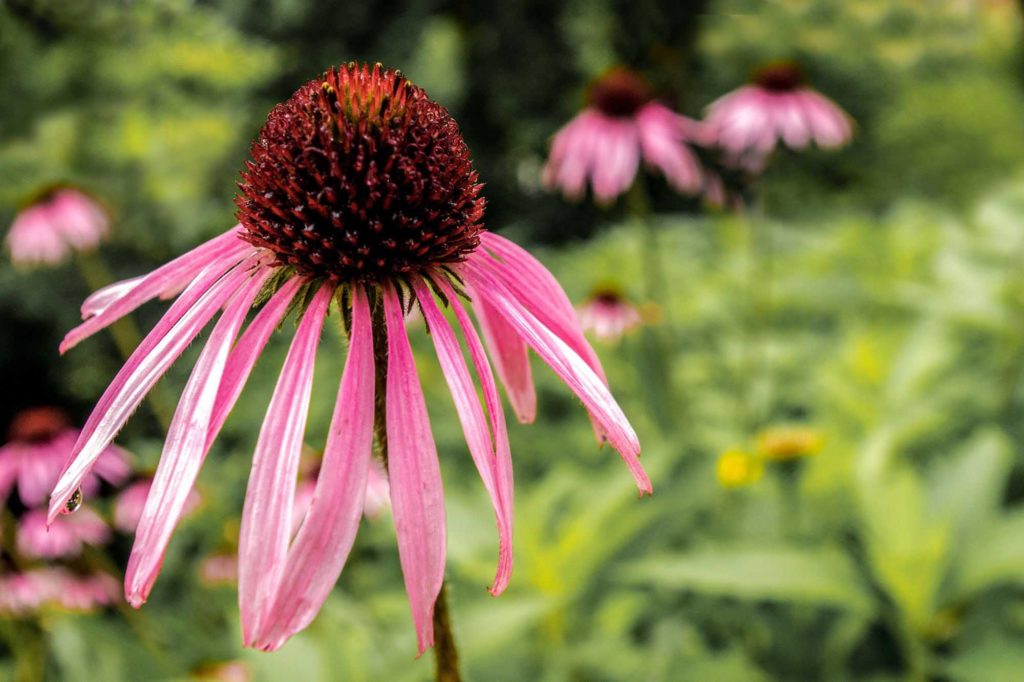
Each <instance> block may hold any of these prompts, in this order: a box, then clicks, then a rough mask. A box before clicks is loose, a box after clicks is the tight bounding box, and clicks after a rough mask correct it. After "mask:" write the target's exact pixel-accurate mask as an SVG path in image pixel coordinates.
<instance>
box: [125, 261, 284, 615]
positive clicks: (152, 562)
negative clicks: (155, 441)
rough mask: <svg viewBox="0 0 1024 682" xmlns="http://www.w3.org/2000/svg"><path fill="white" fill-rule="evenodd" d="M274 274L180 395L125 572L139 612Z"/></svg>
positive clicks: (245, 290) (233, 317) (222, 326)
mask: <svg viewBox="0 0 1024 682" xmlns="http://www.w3.org/2000/svg"><path fill="white" fill-rule="evenodd" d="M269 274H270V271H269V270H265V271H263V272H262V273H261V274H259V275H257V276H255V277H253V278H251V279H250V280H249V281H248V282H246V283H245V284H244V285H243V286H242V288H241V289H240V290H239V291H238V292H237V295H235V297H234V299H233V300H232V301H231V303H230V304H229V305H228V307H227V309H226V310H225V311H224V314H223V315H222V316H221V318H220V320H218V322H217V324H216V326H215V327H214V328H213V332H212V333H211V334H210V338H209V339H207V341H206V345H205V346H204V348H203V351H202V353H201V354H200V355H199V359H198V360H197V361H196V364H195V367H194V368H193V369H192V375H191V376H190V377H189V380H188V383H187V384H186V386H185V390H184V391H183V392H182V394H181V400H180V401H179V403H178V408H177V410H176V411H175V413H174V419H173V420H172V421H171V426H170V429H168V432H167V439H166V440H165V441H164V449H163V454H161V455H160V464H159V465H158V466H157V469H156V474H155V476H154V477H153V483H152V487H151V488H150V489H149V493H148V495H147V496H146V502H145V506H144V507H143V509H142V515H141V516H140V517H139V520H138V525H137V527H136V530H135V544H134V546H133V547H132V553H131V557H130V558H129V559H128V570H127V572H126V573H125V580H124V582H125V598H126V599H127V600H128V601H129V602H130V603H131V605H132V606H134V607H136V608H138V607H139V606H141V605H142V604H143V602H145V601H146V599H147V597H148V596H149V592H150V590H151V589H152V587H153V583H154V582H155V581H156V577H157V575H158V574H159V572H160V565H161V564H162V563H163V558H164V553H165V552H166V551H167V543H168V542H169V541H170V539H171V534H172V533H173V532H174V528H175V527H176V526H177V525H178V520H179V519H180V518H181V515H182V513H183V512H184V510H185V506H186V504H187V502H188V499H189V495H190V493H191V492H192V488H193V486H194V485H195V481H196V476H197V475H198V474H199V468H200V467H201V466H202V464H203V460H204V459H205V457H206V453H207V439H206V434H207V431H208V429H209V426H210V417H211V413H212V411H213V405H214V400H215V399H216V397H217V390H218V387H219V386H220V382H221V377H222V375H223V373H224V366H225V364H226V363H227V358H228V352H229V351H230V349H231V344H232V343H233V342H234V340H235V337H237V336H238V331H239V330H240V329H241V328H242V324H243V323H244V322H245V317H246V314H247V313H248V312H249V309H250V308H251V307H252V302H253V300H254V299H255V298H256V294H257V293H259V290H260V287H262V286H263V283H264V282H265V281H266V279H267V276H268V275H269Z"/></svg>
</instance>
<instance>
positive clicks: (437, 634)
mask: <svg viewBox="0 0 1024 682" xmlns="http://www.w3.org/2000/svg"><path fill="white" fill-rule="evenodd" d="M371 319H372V324H373V361H374V383H375V390H376V393H375V396H374V406H373V407H374V409H373V431H374V437H375V440H376V444H377V455H378V456H379V457H380V459H381V462H383V464H384V468H385V469H387V466H388V429H387V387H388V384H387V367H388V332H387V325H386V323H385V320H384V299H383V297H382V296H380V295H379V294H378V295H377V296H376V297H375V298H374V299H373V300H372V301H371ZM434 658H435V679H436V680H437V682H461V680H462V675H461V673H460V672H459V652H458V650H457V649H456V647H455V635H454V633H453V632H452V625H451V615H450V613H449V611H448V585H447V582H442V583H441V591H440V592H438V594H437V600H436V601H435V602H434Z"/></svg>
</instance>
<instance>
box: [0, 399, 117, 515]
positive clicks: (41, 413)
mask: <svg viewBox="0 0 1024 682" xmlns="http://www.w3.org/2000/svg"><path fill="white" fill-rule="evenodd" d="M78 436H79V431H78V429H75V428H72V427H70V426H69V425H68V421H67V417H66V416H65V415H64V413H63V412H61V411H60V410H59V409H57V408H54V407H33V408H29V409H27V410H23V411H22V412H20V413H18V415H17V416H16V417H15V418H14V420H13V421H12V422H11V425H10V428H9V429H8V441H7V443H6V444H5V445H3V446H0V500H4V499H6V498H7V496H8V495H9V494H10V493H11V491H12V489H13V488H15V487H17V489H18V497H19V499H20V500H21V503H22V504H23V505H24V506H26V507H29V508H33V507H38V506H40V505H42V504H43V503H45V502H46V499H47V496H48V495H49V493H50V491H51V490H52V489H53V486H54V484H55V483H56V482H57V478H58V477H59V476H60V472H61V471H62V470H63V468H64V465H65V464H66V463H67V462H68V460H69V458H70V456H71V452H72V451H73V450H74V447H75V441H77V440H78ZM130 473H131V468H130V467H129V466H128V460H127V457H126V455H125V453H124V451H123V450H121V448H119V447H117V446H116V445H111V444H110V443H107V444H106V445H105V446H104V447H103V449H102V451H101V452H100V453H98V457H97V459H96V463H95V466H93V467H92V468H91V470H90V473H89V475H87V476H85V477H84V478H83V479H82V489H81V494H80V495H79V497H78V498H77V499H79V500H80V499H81V495H82V494H84V495H85V496H86V497H88V496H90V495H92V494H93V493H95V492H96V490H97V489H98V488H99V486H100V479H103V480H105V481H107V482H108V483H111V484H113V485H118V484H120V483H121V482H122V481H124V480H125V479H126V478H127V477H128V475H129V474H130ZM69 499H70V496H69Z"/></svg>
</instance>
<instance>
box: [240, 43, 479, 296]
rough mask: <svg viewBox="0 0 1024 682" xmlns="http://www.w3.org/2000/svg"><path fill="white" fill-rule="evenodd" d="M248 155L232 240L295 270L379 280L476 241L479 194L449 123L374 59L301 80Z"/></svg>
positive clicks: (440, 259) (454, 255)
mask: <svg viewBox="0 0 1024 682" xmlns="http://www.w3.org/2000/svg"><path fill="white" fill-rule="evenodd" d="M250 155H251V157H252V158H251V160H250V161H248V162H246V165H245V169H244V170H243V171H242V182H240V183H239V188H240V189H241V195H240V196H238V197H237V199H236V200H235V203H236V204H237V206H238V214H237V215H238V220H239V222H240V223H241V224H242V226H243V227H244V228H245V229H244V231H243V233H242V235H243V237H244V238H245V239H246V240H248V241H249V242H251V243H253V244H255V245H257V246H262V247H266V248H268V249H270V250H271V251H273V252H274V253H275V254H276V255H277V259H278V261H279V262H280V263H281V264H284V265H290V266H292V267H294V268H295V269H296V271H298V272H299V273H300V274H303V275H307V276H310V277H325V278H329V279H332V280H337V281H363V282H384V281H389V280H393V279H395V278H397V277H401V276H402V275H405V274H408V273H414V272H419V271H422V270H425V269H429V268H431V267H434V266H438V265H444V264H446V263H455V262H458V261H460V260H463V259H464V258H465V257H466V255H467V254H469V253H470V252H471V251H473V250H474V249H476V248H477V246H478V245H479V243H480V236H479V233H480V230H481V229H483V228H482V225H481V219H482V218H483V211H484V198H483V197H482V196H481V195H480V189H481V185H480V184H479V183H478V182H477V180H478V176H477V173H476V171H475V170H474V169H473V162H472V160H471V159H470V155H469V148H468V147H467V146H466V143H465V141H464V140H463V139H462V135H461V134H460V132H459V128H458V125H457V124H456V123H455V121H454V119H452V117H451V115H449V113H448V111H447V110H446V109H445V108H444V107H442V106H441V105H439V104H437V103H436V102H433V101H431V100H430V99H429V98H428V97H427V95H426V93H425V92H424V91H423V90H422V89H421V88H419V87H417V86H415V85H413V84H412V83H410V82H409V81H408V80H407V79H406V78H405V77H404V76H402V75H401V74H400V73H399V72H397V71H393V70H385V69H382V68H381V66H380V65H379V64H378V65H376V66H374V67H372V68H371V67H368V66H365V65H364V66H360V65H357V64H354V63H353V64H348V65H346V66H342V67H338V68H335V69H332V70H330V71H328V72H327V73H325V74H324V75H323V76H322V77H320V78H317V79H315V80H312V81H310V82H308V83H306V84H305V85H304V86H302V87H301V88H299V90H298V91H297V92H296V93H295V94H294V95H292V96H291V98H290V99H289V100H288V101H287V102H285V103H283V104H279V105H278V106H277V107H275V108H274V110H273V111H272V112H271V113H270V116H269V117H268V119H267V123H266V125H264V126H263V129H262V130H261V131H260V133H259V136H258V137H257V138H256V140H255V142H253V144H252V147H251V149H250Z"/></svg>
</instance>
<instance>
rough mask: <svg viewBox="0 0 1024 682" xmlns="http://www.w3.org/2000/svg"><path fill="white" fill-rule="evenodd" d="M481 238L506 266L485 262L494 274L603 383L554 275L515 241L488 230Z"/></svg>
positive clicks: (595, 359) (601, 371) (598, 365)
mask: <svg viewBox="0 0 1024 682" xmlns="http://www.w3.org/2000/svg"><path fill="white" fill-rule="evenodd" d="M480 236H481V243H482V244H483V246H484V247H486V248H487V249H488V250H490V251H492V252H494V253H495V254H496V255H497V256H498V257H499V258H500V259H501V264H502V265H504V266H505V267H494V266H495V265H496V263H495V261H494V260H493V259H487V261H486V262H487V263H488V264H490V265H491V266H492V268H493V270H494V272H495V274H496V275H497V276H498V277H499V278H500V279H501V280H502V281H503V282H505V284H506V286H508V288H509V289H510V290H511V291H512V293H513V294H515V296H516V298H518V299H519V300H520V301H521V302H522V303H523V305H525V306H526V307H527V308H529V309H530V312H531V313H533V315H534V316H536V317H537V319H538V320H540V321H541V322H542V323H543V324H544V326H546V327H548V328H549V329H550V330H551V331H553V332H554V333H555V334H556V335H558V337H559V338H560V339H561V340H562V341H564V342H565V343H567V344H568V345H569V347H570V348H572V349H573V350H574V351H576V354H577V355H579V356H580V357H582V358H583V359H584V360H585V361H586V363H587V364H588V365H589V366H590V368H591V369H592V370H594V373H595V374H597V375H598V376H599V377H600V378H601V380H602V381H604V380H605V378H604V377H605V374H604V368H603V367H602V366H601V361H600V360H599V359H598V357H597V353H595V352H594V349H593V348H591V347H590V344H589V343H587V340H586V338H584V336H583V330H582V328H581V327H580V324H579V319H578V318H577V317H576V309H575V308H574V307H573V305H572V302H571V301H570V300H569V297H568V296H567V295H566V293H565V290H564V289H562V285H561V284H559V283H558V280H557V279H555V276H554V275H552V274H551V272H550V271H549V270H548V269H547V268H546V267H544V265H543V264H542V263H541V262H540V261H539V260H537V259H536V258H534V256H533V255H532V254H531V253H530V252H528V251H527V250H526V249H524V248H523V247H521V246H519V245H518V244H516V243H515V242H512V241H510V240H508V239H505V238H504V237H502V236H501V235H498V234H495V233H493V232H489V231H484V232H482V233H481V235H480ZM478 253H479V252H478ZM482 262H483V261H482Z"/></svg>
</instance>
